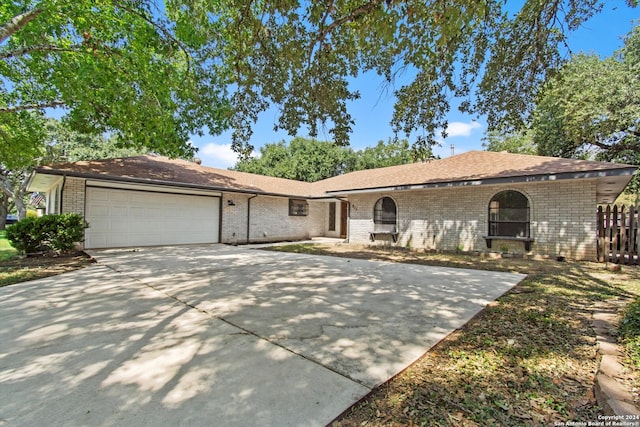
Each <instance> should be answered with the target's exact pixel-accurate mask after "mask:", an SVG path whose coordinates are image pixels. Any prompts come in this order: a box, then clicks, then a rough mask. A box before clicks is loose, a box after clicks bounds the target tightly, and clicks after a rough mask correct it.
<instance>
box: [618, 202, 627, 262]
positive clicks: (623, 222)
mask: <svg viewBox="0 0 640 427" xmlns="http://www.w3.org/2000/svg"><path fill="white" fill-rule="evenodd" d="M619 234H620V244H619V246H620V262H622V263H624V262H625V259H626V253H627V213H626V212H625V210H624V205H622V206H621V207H620V233H619Z"/></svg>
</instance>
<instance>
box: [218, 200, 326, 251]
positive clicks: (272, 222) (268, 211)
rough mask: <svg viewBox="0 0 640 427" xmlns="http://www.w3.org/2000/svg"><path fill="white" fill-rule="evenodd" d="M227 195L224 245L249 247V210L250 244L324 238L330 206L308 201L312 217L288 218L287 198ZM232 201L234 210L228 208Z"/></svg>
mask: <svg viewBox="0 0 640 427" xmlns="http://www.w3.org/2000/svg"><path fill="white" fill-rule="evenodd" d="M252 197H253V195H250V194H240V193H224V194H223V197H222V206H223V208H222V235H221V242H222V243H246V241H247V212H248V211H249V207H248V206H249V203H250V204H251V208H250V216H251V218H250V222H249V241H251V242H261V241H265V242H266V241H278V240H299V239H308V238H310V237H315V236H322V235H324V231H325V229H326V228H325V222H326V217H327V216H328V205H327V204H326V203H323V202H317V201H309V215H307V216H289V199H288V198H286V197H273V196H262V195H260V196H258V197H253V198H252ZM228 200H233V202H234V204H235V206H229V204H228Z"/></svg>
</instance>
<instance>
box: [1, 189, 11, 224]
mask: <svg viewBox="0 0 640 427" xmlns="http://www.w3.org/2000/svg"><path fill="white" fill-rule="evenodd" d="M8 204H9V199H8V198H7V197H6V196H1V197H0V230H4V229H5V228H7V213H9V208H8Z"/></svg>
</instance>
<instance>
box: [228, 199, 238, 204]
mask: <svg viewBox="0 0 640 427" xmlns="http://www.w3.org/2000/svg"><path fill="white" fill-rule="evenodd" d="M235 205H236V203H235V202H234V201H233V200H231V199H229V200H227V206H235Z"/></svg>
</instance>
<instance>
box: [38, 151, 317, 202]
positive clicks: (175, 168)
mask: <svg viewBox="0 0 640 427" xmlns="http://www.w3.org/2000/svg"><path fill="white" fill-rule="evenodd" d="M36 172H37V173H43V174H46V173H54V174H56V175H61V174H66V175H68V176H81V177H87V178H96V179H105V178H110V179H118V180H123V179H124V180H127V181H135V182H147V183H164V184H172V185H179V186H189V187H200V188H209V189H216V190H227V189H229V190H238V191H245V192H257V193H261V194H279V195H289V196H304V197H307V196H309V195H310V193H311V184H310V183H308V182H301V181H295V180H291V179H283V178H273V177H270V176H263V175H256V174H251V173H244V172H237V171H230V170H225V169H215V168H210V167H207V166H202V165H198V164H196V163H194V162H189V161H186V160H181V159H169V158H167V157H162V156H137V157H125V158H119V159H107V160H91V161H79V162H73V163H63V164H55V165H51V166H43V167H40V168H38V169H37V171H36Z"/></svg>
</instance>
